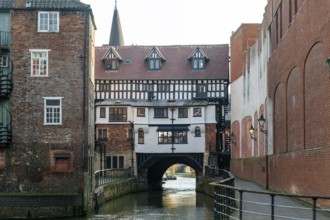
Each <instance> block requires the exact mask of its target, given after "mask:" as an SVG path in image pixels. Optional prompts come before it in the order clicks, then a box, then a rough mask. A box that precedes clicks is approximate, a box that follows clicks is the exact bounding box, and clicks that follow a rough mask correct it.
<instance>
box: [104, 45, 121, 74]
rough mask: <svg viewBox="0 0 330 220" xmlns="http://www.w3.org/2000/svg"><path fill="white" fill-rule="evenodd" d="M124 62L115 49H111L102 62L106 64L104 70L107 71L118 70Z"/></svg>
mask: <svg viewBox="0 0 330 220" xmlns="http://www.w3.org/2000/svg"><path fill="white" fill-rule="evenodd" d="M122 61H123V59H122V58H121V56H120V55H119V53H118V52H117V51H116V49H115V48H114V47H109V49H108V50H107V52H106V53H105V54H104V56H103V57H102V62H103V63H104V68H105V69H106V70H118V69H119V64H120V62H122Z"/></svg>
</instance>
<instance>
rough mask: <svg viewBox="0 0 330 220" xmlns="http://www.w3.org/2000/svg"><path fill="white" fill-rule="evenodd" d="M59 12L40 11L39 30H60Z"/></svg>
mask: <svg viewBox="0 0 330 220" xmlns="http://www.w3.org/2000/svg"><path fill="white" fill-rule="evenodd" d="M59 23H60V22H59V13H58V12H56V11H54V12H48V11H40V12H39V13H38V31H39V32H58V31H59Z"/></svg>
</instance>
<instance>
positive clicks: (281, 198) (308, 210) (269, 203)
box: [211, 178, 330, 220]
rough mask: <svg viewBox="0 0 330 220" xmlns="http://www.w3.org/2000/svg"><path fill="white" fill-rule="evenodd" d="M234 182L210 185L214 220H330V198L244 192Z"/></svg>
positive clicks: (252, 191) (225, 181)
mask: <svg viewBox="0 0 330 220" xmlns="http://www.w3.org/2000/svg"><path fill="white" fill-rule="evenodd" d="M231 182H232V181H231V178H230V179H228V181H227V180H223V181H221V182H218V183H211V185H213V186H214V213H215V219H235V220H242V219H272V220H274V219H289V220H298V219H299V220H307V219H309V220H310V219H313V220H316V219H317V220H323V219H329V213H328V212H329V211H330V209H329V208H328V207H329V205H330V197H324V196H312V195H293V194H283V193H273V192H268V191H254V190H245V189H240V188H236V187H234V186H232V183H231ZM288 198H293V199H296V200H298V199H299V200H300V201H301V202H298V201H295V200H290V199H288ZM302 200H303V201H304V204H303V203H302ZM321 204H322V205H323V206H321ZM324 205H325V206H324ZM327 206H328V207H327Z"/></svg>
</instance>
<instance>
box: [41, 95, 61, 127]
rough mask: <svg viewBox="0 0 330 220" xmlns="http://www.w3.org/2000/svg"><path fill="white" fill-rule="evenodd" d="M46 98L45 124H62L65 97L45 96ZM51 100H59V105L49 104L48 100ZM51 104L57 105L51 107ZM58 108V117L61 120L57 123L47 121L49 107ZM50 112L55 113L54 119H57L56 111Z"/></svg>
mask: <svg viewBox="0 0 330 220" xmlns="http://www.w3.org/2000/svg"><path fill="white" fill-rule="evenodd" d="M43 98H44V125H62V116H63V112H62V108H63V105H62V99H63V97H43ZM49 100H58V101H59V105H47V101H49ZM50 106H57V107H50ZM55 108H56V109H58V114H59V116H58V118H59V122H56V123H54V122H53V123H51V122H47V121H48V117H47V114H48V112H47V109H53V110H54V109H55ZM50 114H53V116H52V117H51V118H52V120H53V121H54V120H55V118H56V117H55V116H54V114H56V112H53V113H50Z"/></svg>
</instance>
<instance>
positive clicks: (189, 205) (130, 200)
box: [85, 177, 213, 220]
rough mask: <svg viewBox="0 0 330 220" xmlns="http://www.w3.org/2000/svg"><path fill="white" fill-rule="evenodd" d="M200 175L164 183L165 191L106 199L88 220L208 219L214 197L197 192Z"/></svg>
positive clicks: (211, 212)
mask: <svg viewBox="0 0 330 220" xmlns="http://www.w3.org/2000/svg"><path fill="white" fill-rule="evenodd" d="M195 185H196V179H194V178H183V177H178V178H177V180H168V181H166V182H165V184H163V191H155V192H143V193H133V194H129V195H127V196H123V197H120V198H117V199H114V200H111V201H108V202H106V203H105V204H103V205H102V206H101V207H100V210H99V213H98V214H94V215H92V216H90V217H88V218H85V219H88V220H106V219H107V220H108V219H121V220H131V219H134V220H144V219H146V220H157V219H164V220H177V219H179V220H181V219H182V220H184V219H187V220H208V219H213V199H212V198H211V197H209V196H206V195H204V194H200V193H196V192H195Z"/></svg>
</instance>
